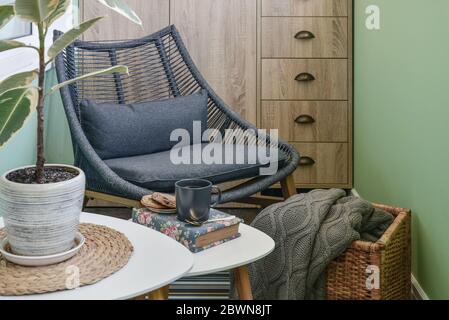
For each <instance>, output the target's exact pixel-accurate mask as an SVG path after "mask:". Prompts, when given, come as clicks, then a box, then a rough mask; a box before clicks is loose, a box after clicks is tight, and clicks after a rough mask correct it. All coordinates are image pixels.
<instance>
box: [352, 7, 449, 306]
mask: <svg viewBox="0 0 449 320" xmlns="http://www.w3.org/2000/svg"><path fill="white" fill-rule="evenodd" d="M371 4H376V5H379V7H380V9H381V30H380V31H368V30H367V29H366V27H365V8H366V6H367V5H371ZM448 12H449V1H447V0H432V1H423V0H355V186H356V189H357V191H358V192H359V193H360V194H361V195H362V196H363V197H366V198H367V199H369V200H372V201H376V202H383V203H388V204H394V205H397V206H402V207H410V208H412V209H413V211H414V216H413V273H414V275H415V277H417V278H418V281H419V283H420V284H421V286H422V287H423V289H424V290H425V291H426V293H427V294H428V295H429V296H430V298H432V299H442V298H446V299H448V298H449V250H448V245H449V212H448V208H447V207H448V205H447V203H448V199H449V81H448V76H449V19H448Z"/></svg>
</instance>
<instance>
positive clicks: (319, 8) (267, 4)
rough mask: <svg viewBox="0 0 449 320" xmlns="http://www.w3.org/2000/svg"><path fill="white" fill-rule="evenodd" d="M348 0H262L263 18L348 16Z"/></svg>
mask: <svg viewBox="0 0 449 320" xmlns="http://www.w3.org/2000/svg"><path fill="white" fill-rule="evenodd" d="M347 15H348V0H262V16H298V17H304V16H305V17H316V16H347Z"/></svg>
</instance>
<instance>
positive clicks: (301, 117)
mask: <svg viewBox="0 0 449 320" xmlns="http://www.w3.org/2000/svg"><path fill="white" fill-rule="evenodd" d="M261 114H262V116H261V119H262V128H264V129H278V130H279V137H280V138H281V139H282V140H285V141H295V142H348V102H347V101H263V102H262V112H261Z"/></svg>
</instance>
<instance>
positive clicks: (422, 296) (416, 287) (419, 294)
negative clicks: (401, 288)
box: [412, 274, 430, 300]
mask: <svg viewBox="0 0 449 320" xmlns="http://www.w3.org/2000/svg"><path fill="white" fill-rule="evenodd" d="M412 288H413V294H414V295H415V297H416V298H417V299H419V300H430V299H429V296H428V295H427V294H426V292H425V291H424V290H423V288H422V287H421V285H420V284H419V282H418V280H416V278H415V276H414V275H413V274H412Z"/></svg>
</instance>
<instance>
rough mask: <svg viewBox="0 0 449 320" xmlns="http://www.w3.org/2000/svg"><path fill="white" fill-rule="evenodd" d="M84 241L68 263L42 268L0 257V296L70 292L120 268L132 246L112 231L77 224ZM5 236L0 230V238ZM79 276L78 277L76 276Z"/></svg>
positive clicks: (101, 227)
mask: <svg viewBox="0 0 449 320" xmlns="http://www.w3.org/2000/svg"><path fill="white" fill-rule="evenodd" d="M79 231H80V232H81V233H82V234H83V235H84V237H85V238H86V242H85V244H84V246H83V247H82V248H81V250H80V252H78V254H77V255H76V256H74V257H73V258H71V259H70V260H67V261H65V262H61V263H59V264H55V265H51V266H44V267H22V266H19V265H16V264H13V263H10V262H7V261H6V260H5V259H4V257H3V256H2V255H1V254H0V296H20V295H30V294H39V293H49V292H55V291H61V290H68V289H74V288H75V287H76V286H77V285H78V284H79V286H86V285H91V284H94V283H96V282H98V281H100V280H102V279H104V278H106V277H108V276H110V275H112V274H113V273H115V272H117V271H118V270H120V269H121V268H123V267H124V266H125V265H126V264H127V263H128V261H129V259H130V258H131V255H132V253H133V246H132V244H131V242H130V241H129V240H128V238H127V237H126V236H125V235H124V234H122V233H120V232H118V231H116V230H113V229H110V228H107V227H104V226H99V225H94V224H81V225H80V227H79ZM4 237H5V231H4V229H2V230H0V239H2V238H4ZM78 275H79V276H78Z"/></svg>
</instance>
